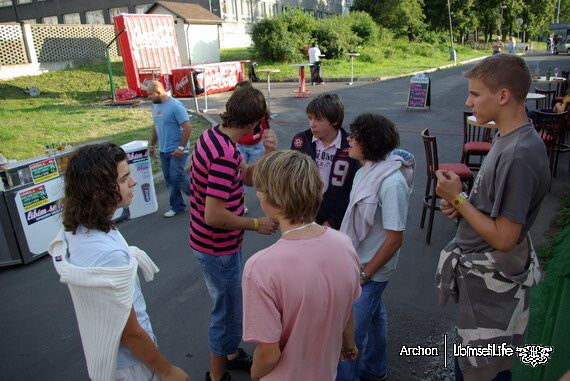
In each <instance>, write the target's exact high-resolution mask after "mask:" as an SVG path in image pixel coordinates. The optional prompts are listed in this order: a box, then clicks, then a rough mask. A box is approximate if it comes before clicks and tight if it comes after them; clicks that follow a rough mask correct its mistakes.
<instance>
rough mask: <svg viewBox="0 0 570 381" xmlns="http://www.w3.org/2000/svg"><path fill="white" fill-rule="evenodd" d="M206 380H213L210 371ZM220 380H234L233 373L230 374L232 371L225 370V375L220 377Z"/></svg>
mask: <svg viewBox="0 0 570 381" xmlns="http://www.w3.org/2000/svg"><path fill="white" fill-rule="evenodd" d="M206 381H212V379H211V378H210V372H206ZM220 381H233V378H232V375H231V374H230V372H228V371H227V370H226V371H225V372H224V375H223V376H222V378H220Z"/></svg>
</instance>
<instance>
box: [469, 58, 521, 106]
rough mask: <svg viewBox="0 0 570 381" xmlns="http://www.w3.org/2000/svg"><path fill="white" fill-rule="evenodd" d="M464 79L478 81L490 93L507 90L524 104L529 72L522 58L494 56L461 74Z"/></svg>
mask: <svg viewBox="0 0 570 381" xmlns="http://www.w3.org/2000/svg"><path fill="white" fill-rule="evenodd" d="M463 75H464V76H465V78H468V79H471V78H475V79H479V80H481V81H482V82H483V83H484V84H485V86H487V87H488V88H489V89H491V91H493V92H495V93H496V92H497V91H499V90H501V89H507V90H509V91H510V92H511V94H512V95H513V98H514V99H515V100H517V101H518V102H522V103H524V102H525V99H526V96H527V94H528V90H529V89H530V83H531V79H530V70H529V69H528V66H527V65H526V63H525V62H524V60H523V59H522V58H520V57H519V56H516V55H513V54H496V55H494V56H490V57H487V58H485V59H484V60H483V61H481V62H479V63H478V64H477V65H475V67H472V68H471V69H469V70H467V71H466V72H465V73H463Z"/></svg>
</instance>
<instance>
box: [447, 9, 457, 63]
mask: <svg viewBox="0 0 570 381" xmlns="http://www.w3.org/2000/svg"><path fill="white" fill-rule="evenodd" d="M447 13H448V14H449V37H450V38H451V50H450V51H449V54H450V57H449V60H450V61H453V62H455V61H457V55H456V54H455V49H454V48H453V26H452V23H451V5H450V4H449V0H447Z"/></svg>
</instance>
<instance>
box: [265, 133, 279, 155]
mask: <svg viewBox="0 0 570 381" xmlns="http://www.w3.org/2000/svg"><path fill="white" fill-rule="evenodd" d="M278 143H279V142H278V140H277V135H276V134H275V131H273V130H266V131H265V132H264V133H263V146H264V147H265V152H266V153H269V152H273V151H275V150H276V149H277V144H278Z"/></svg>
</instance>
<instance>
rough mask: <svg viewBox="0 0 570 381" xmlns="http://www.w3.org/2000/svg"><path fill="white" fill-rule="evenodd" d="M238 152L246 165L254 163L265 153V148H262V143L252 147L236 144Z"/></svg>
mask: <svg viewBox="0 0 570 381" xmlns="http://www.w3.org/2000/svg"><path fill="white" fill-rule="evenodd" d="M237 147H238V149H239V152H240V153H241V155H242V156H243V160H244V161H245V163H246V164H248V165H249V164H252V163H255V162H256V161H257V160H259V158H260V157H261V156H262V155H263V153H264V152H265V147H264V146H263V141H260V142H259V143H257V144H253V145H245V144H238V145H237Z"/></svg>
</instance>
